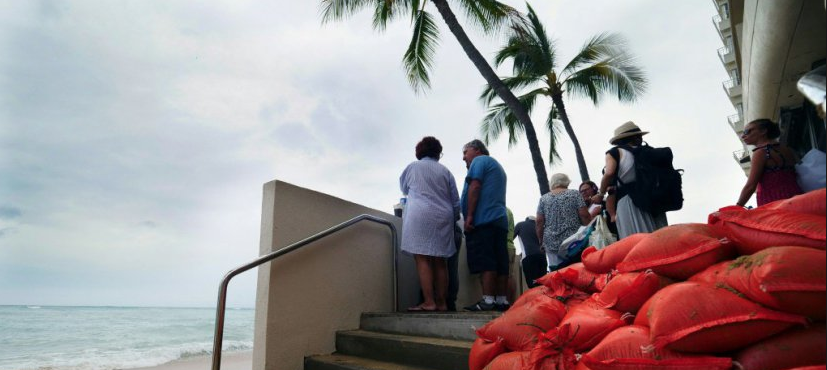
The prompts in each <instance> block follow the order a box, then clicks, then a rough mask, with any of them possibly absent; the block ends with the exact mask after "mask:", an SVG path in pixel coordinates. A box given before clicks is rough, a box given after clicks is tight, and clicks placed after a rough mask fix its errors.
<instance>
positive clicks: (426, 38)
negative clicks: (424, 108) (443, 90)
mask: <svg viewBox="0 0 827 370" xmlns="http://www.w3.org/2000/svg"><path fill="white" fill-rule="evenodd" d="M416 12H417V16H416V18H415V20H414V32H413V37H412V38H411V43H410V45H409V46H408V50H407V51H405V56H404V57H403V58H402V63H403V64H404V66H405V73H406V74H407V77H408V83H410V84H411V87H412V88H413V89H414V91H416V92H422V91H424V90H425V89H428V88H430V87H431V79H430V77H429V75H428V71H429V70H430V69H431V67H433V63H434V54H435V51H436V46H437V45H438V44H439V27H437V25H436V23H435V22H434V19H433V17H432V16H431V15H430V14H428V12H425V11H422V10H416Z"/></svg>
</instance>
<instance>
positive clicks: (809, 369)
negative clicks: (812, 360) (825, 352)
mask: <svg viewBox="0 0 827 370" xmlns="http://www.w3.org/2000/svg"><path fill="white" fill-rule="evenodd" d="M787 370H827V365H816V366H803V367H796V368H794V369H787Z"/></svg>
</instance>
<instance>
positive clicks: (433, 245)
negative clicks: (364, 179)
mask: <svg viewBox="0 0 827 370" xmlns="http://www.w3.org/2000/svg"><path fill="white" fill-rule="evenodd" d="M399 188H400V190H402V193H403V194H407V195H408V199H407V202H406V204H405V209H404V210H403V212H402V250H403V251H405V252H408V253H412V254H421V255H426V256H434V257H451V256H452V255H454V253H456V246H455V244H454V221H455V220H456V218H457V217H458V216H459V193H458V192H457V185H456V180H454V176H453V175H452V174H451V172H450V171H449V170H448V169H447V168H446V167H445V166H443V165H441V164H440V163H439V162H437V161H436V160H435V159H432V158H429V157H425V158H423V159H421V160H418V161H416V162H413V163H411V164H409V165H408V167H407V168H405V171H403V172H402V175H401V176H400V177H399Z"/></svg>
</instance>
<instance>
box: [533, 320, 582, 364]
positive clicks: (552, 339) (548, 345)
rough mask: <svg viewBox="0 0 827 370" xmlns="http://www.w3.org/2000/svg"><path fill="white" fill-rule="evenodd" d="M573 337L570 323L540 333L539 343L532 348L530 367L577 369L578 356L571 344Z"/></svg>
mask: <svg viewBox="0 0 827 370" xmlns="http://www.w3.org/2000/svg"><path fill="white" fill-rule="evenodd" d="M571 337H572V335H571V333H570V332H569V326H568V325H566V326H564V327H562V328H554V329H551V330H549V331H547V332H545V333H542V334H540V337H539V339H538V341H537V345H536V346H534V348H533V349H532V350H531V361H530V365H531V367H530V368H528V369H532V370H540V369H542V370H573V369H575V368H576V367H577V356H576V355H575V354H574V350H572V348H571V347H570V346H569V342H570V341H571ZM526 370H527V369H526Z"/></svg>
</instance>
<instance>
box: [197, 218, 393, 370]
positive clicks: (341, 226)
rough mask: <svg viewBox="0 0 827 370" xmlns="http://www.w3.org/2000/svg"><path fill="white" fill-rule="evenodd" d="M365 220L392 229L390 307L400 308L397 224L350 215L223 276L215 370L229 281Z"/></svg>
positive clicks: (221, 338)
mask: <svg viewBox="0 0 827 370" xmlns="http://www.w3.org/2000/svg"><path fill="white" fill-rule="evenodd" d="M363 220H365V221H371V222H376V223H379V224H382V225H385V226H387V227H388V228H390V230H391V240H392V244H393V245H392V246H391V250H392V252H391V257H392V258H393V261H392V264H391V275H393V276H392V279H391V281H392V284H393V288H392V289H391V290H392V292H393V293H392V294H391V296H392V299H393V303H392V305H391V307H393V310H394V311H398V310H399V281H398V279H399V278H398V276H397V275H398V274H397V267H396V265H397V263H398V262H399V261H398V256H397V253H398V252H397V250H398V249H399V236H398V232H397V230H396V225H394V224H393V223H392V222H390V221H388V220H386V219H383V218H379V217H376V216H373V215H368V214H362V215H359V216H356V217H354V218H351V219H350V220H347V221H345V222H342V223H341V224H338V225H336V226H333V227H331V228H329V229H327V230H324V231H321V232H319V233H316V234H314V235H312V236H310V237H307V238H305V239H303V240H300V241H298V242H295V243H293V244H290V245H288V246H286V247H284V248H282V249H279V250H277V251H273V252H270V253H268V254H265V255H263V256H259V257H258V258H256V259H255V260H253V261H250V262H248V263H246V264H244V265H242V266H239V267H237V268H235V269H233V270H230V271H229V272H227V274H226V275H224V278H223V279H221V284H220V285H219V287H218V302H217V305H216V313H215V338H213V355H212V370H221V346H222V342H223V340H224V313H225V312H226V305H227V289H228V287H229V284H230V280H231V279H232V278H233V277H234V276H236V275H238V274H241V273H243V272H245V271H247V270H250V269H252V268H254V267H258V266H259V265H262V264H264V263H266V262H270V261H272V260H274V259H276V258H278V257H280V256H282V255H285V254H287V253H290V252H292V251H294V250H296V249H299V248H301V247H303V246H305V245H307V244H310V243H312V242H314V241H316V240H319V239H321V238H324V237H325V236H328V235H330V234H333V233H335V232H337V231H340V230H342V229H345V228H347V227H349V226H352V225H354V224H356V223H358V222H360V221H363Z"/></svg>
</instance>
